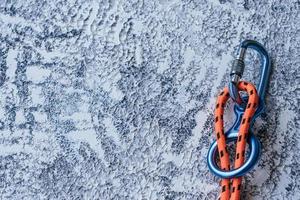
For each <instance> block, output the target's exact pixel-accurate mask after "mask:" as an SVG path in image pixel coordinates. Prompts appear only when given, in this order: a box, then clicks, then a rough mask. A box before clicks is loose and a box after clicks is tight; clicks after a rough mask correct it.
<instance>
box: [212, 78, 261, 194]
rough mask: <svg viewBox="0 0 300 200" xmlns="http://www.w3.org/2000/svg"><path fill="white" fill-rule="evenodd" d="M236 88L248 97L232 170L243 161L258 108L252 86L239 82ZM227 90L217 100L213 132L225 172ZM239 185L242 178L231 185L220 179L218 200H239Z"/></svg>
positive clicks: (227, 164)
mask: <svg viewBox="0 0 300 200" xmlns="http://www.w3.org/2000/svg"><path fill="white" fill-rule="evenodd" d="M237 88H238V90H239V91H246V92H247V94H248V95H249V98H248V103H247V106H246V110H245V113H244V115H243V118H242V121H241V126H240V129H239V134H238V139H237V145H236V154H235V162H234V169H237V168H239V167H241V166H242V165H243V163H244V161H245V150H246V143H247V136H248V132H249V128H250V124H251V119H252V117H253V115H254V114H255V111H256V109H257V106H258V101H259V97H258V94H257V91H256V88H255V86H254V85H253V84H251V83H248V82H245V81H241V82H239V83H238V85H237ZM229 97H230V95H229V89H228V87H225V88H224V90H223V91H222V92H221V93H220V95H219V96H218V99H217V104H216V110H215V132H216V137H217V146H218V152H219V157H220V164H221V165H220V167H221V169H223V170H225V171H229V170H230V160H229V154H228V150H227V146H226V137H225V134H224V120H223V114H224V107H225V104H226V102H227V100H228V99H229ZM241 183H242V177H238V178H233V179H232V185H231V180H230V179H222V181H221V187H222V189H221V195H220V200H229V199H230V200H239V199H240V194H241Z"/></svg>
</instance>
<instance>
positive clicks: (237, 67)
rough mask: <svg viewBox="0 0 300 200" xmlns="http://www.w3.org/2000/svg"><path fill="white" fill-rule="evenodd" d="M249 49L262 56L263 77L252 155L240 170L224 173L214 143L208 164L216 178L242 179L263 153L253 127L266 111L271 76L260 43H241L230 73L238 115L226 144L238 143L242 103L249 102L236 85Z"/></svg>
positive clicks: (252, 141) (250, 133) (231, 88)
mask: <svg viewBox="0 0 300 200" xmlns="http://www.w3.org/2000/svg"><path fill="white" fill-rule="evenodd" d="M247 48H251V49H254V50H256V51H257V52H258V53H259V54H260V56H261V60H262V62H261V70H260V73H261V77H260V80H259V84H258V87H257V88H258V89H257V91H258V96H259V105H258V107H257V110H256V112H255V114H254V116H253V118H252V120H251V126H250V132H249V139H248V141H247V142H248V144H249V150H250V153H249V155H248V158H247V160H246V162H245V163H244V165H243V166H242V167H240V168H237V169H233V170H231V171H224V170H221V169H220V168H219V167H218V165H217V161H216V158H217V142H216V141H214V142H213V144H212V145H211V147H210V149H209V151H208V156H207V163H208V167H209V169H210V170H211V171H212V173H214V174H215V175H216V176H219V177H221V178H233V177H240V176H243V175H244V174H246V173H247V172H248V171H250V170H251V169H252V168H253V167H254V165H255V164H256V163H257V161H258V158H259V154H260V151H261V146H260V142H259V141H258V139H257V137H256V136H255V135H254V134H253V133H252V132H253V131H252V126H253V124H254V121H255V119H256V118H257V117H258V116H259V115H260V114H262V113H263V112H264V109H265V102H264V97H265V92H266V87H267V83H268V80H269V75H270V58H269V55H268V53H267V51H266V50H265V48H264V47H263V46H262V45H261V44H260V43H258V42H256V41H253V40H245V41H243V42H242V43H241V45H240V49H239V55H238V57H237V59H236V60H235V61H234V64H233V67H232V71H231V73H230V75H231V82H230V84H229V93H230V96H231V98H232V99H233V100H234V101H235V102H236V103H237V104H236V105H235V106H234V112H235V114H236V121H235V122H234V124H233V126H232V127H231V128H230V129H229V130H228V131H226V133H225V135H226V143H229V142H232V141H236V140H237V136H238V131H239V127H240V124H241V119H242V116H243V114H244V110H245V109H244V107H243V103H242V102H247V98H248V97H247V96H245V97H240V95H239V92H238V89H237V86H236V84H237V83H238V82H239V80H240V78H241V77H242V75H243V72H244V68H245V64H244V58H245V53H246V50H247Z"/></svg>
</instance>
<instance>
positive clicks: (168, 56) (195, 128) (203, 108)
mask: <svg viewBox="0 0 300 200" xmlns="http://www.w3.org/2000/svg"><path fill="white" fill-rule="evenodd" d="M299 13H300V2H299V0H284V1H280V0H268V1H254V0H182V1H179V0H148V1H147V0H146V1H145V0H124V1H117V0H95V1H91V0H73V1H66V0H62V1H59V0H57V1H53V0H52V1H51V0H47V1H38V0H33V1H14V0H6V1H5V0H1V1H0V40H1V43H0V65H1V68H0V85H1V87H0V92H1V93H0V94H1V95H0V196H1V199H101V200H102V199H207V200H211V199H215V198H216V197H217V196H218V194H219V189H220V188H219V186H218V181H219V179H218V178H216V177H215V176H213V175H212V174H211V173H210V172H209V171H208V168H207V165H206V154H207V151H208V148H209V145H210V144H211V142H212V141H213V139H214V138H215V137H214V133H213V109H214V105H215V97H216V96H217V94H218V92H219V91H220V90H221V89H222V88H223V87H224V86H225V85H227V83H228V80H229V70H230V63H231V61H232V60H233V58H234V56H235V53H236V50H237V47H238V45H239V43H240V41H242V40H243V39H245V38H248V39H256V40H258V41H259V42H261V43H263V44H264V45H265V46H266V48H267V49H268V51H269V53H270V56H271V57H272V75H271V77H270V85H269V88H268V91H267V95H266V96H267V97H266V104H267V116H266V117H265V118H264V119H258V120H257V121H256V123H255V127H254V129H255V134H256V135H257V136H258V137H259V139H260V141H261V142H262V145H263V150H262V156H261V159H260V161H259V163H258V165H257V166H256V167H255V169H254V170H252V171H251V173H249V174H247V176H246V177H245V179H244V182H243V183H244V184H243V191H244V199H250V200H256V199H294V200H298V199H300V184H299V180H300V167H299V165H300V154H299V152H300V135H299V130H297V128H299V95H300V90H299V85H300V81H299V78H300V76H299V66H300V58H299V55H300V20H299V18H300V15H299ZM258 72H259V59H258V57H257V55H256V54H255V53H253V52H249V53H248V54H247V62H246V72H245V76H244V79H246V80H251V81H254V80H258V76H259V74H258ZM231 109H232V104H230V105H229V106H228V107H227V113H226V115H225V118H226V120H227V121H228V123H227V127H228V126H229V125H230V122H232V121H233V118H234V115H233V114H232V112H230V110H231Z"/></svg>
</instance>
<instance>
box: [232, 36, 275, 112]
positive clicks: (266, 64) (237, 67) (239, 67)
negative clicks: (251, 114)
mask: <svg viewBox="0 0 300 200" xmlns="http://www.w3.org/2000/svg"><path fill="white" fill-rule="evenodd" d="M248 48H251V49H254V50H255V51H257V52H258V53H259V54H260V57H261V67H260V74H261V76H260V80H259V83H258V86H257V91H258V95H259V99H260V100H259V102H260V103H259V104H260V105H261V106H262V108H261V109H258V110H260V111H261V110H263V107H264V104H265V102H264V98H265V93H266V88H267V83H268V81H269V76H270V69H271V62H270V57H269V54H268V52H267V51H266V49H265V48H264V47H263V45H262V44H260V43H259V42H256V41H254V40H245V41H243V42H242V43H241V45H240V49H239V54H238V57H237V58H236V60H235V61H234V63H233V66H232V70H231V73H230V76H231V82H230V84H229V91H230V96H231V98H232V99H233V100H234V101H235V102H237V103H238V104H241V102H242V98H241V97H240V95H239V93H238V91H237V88H236V84H237V83H238V82H239V80H240V78H241V77H242V76H243V72H244V68H245V63H244V60H245V53H246V50H247V49H248Z"/></svg>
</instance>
